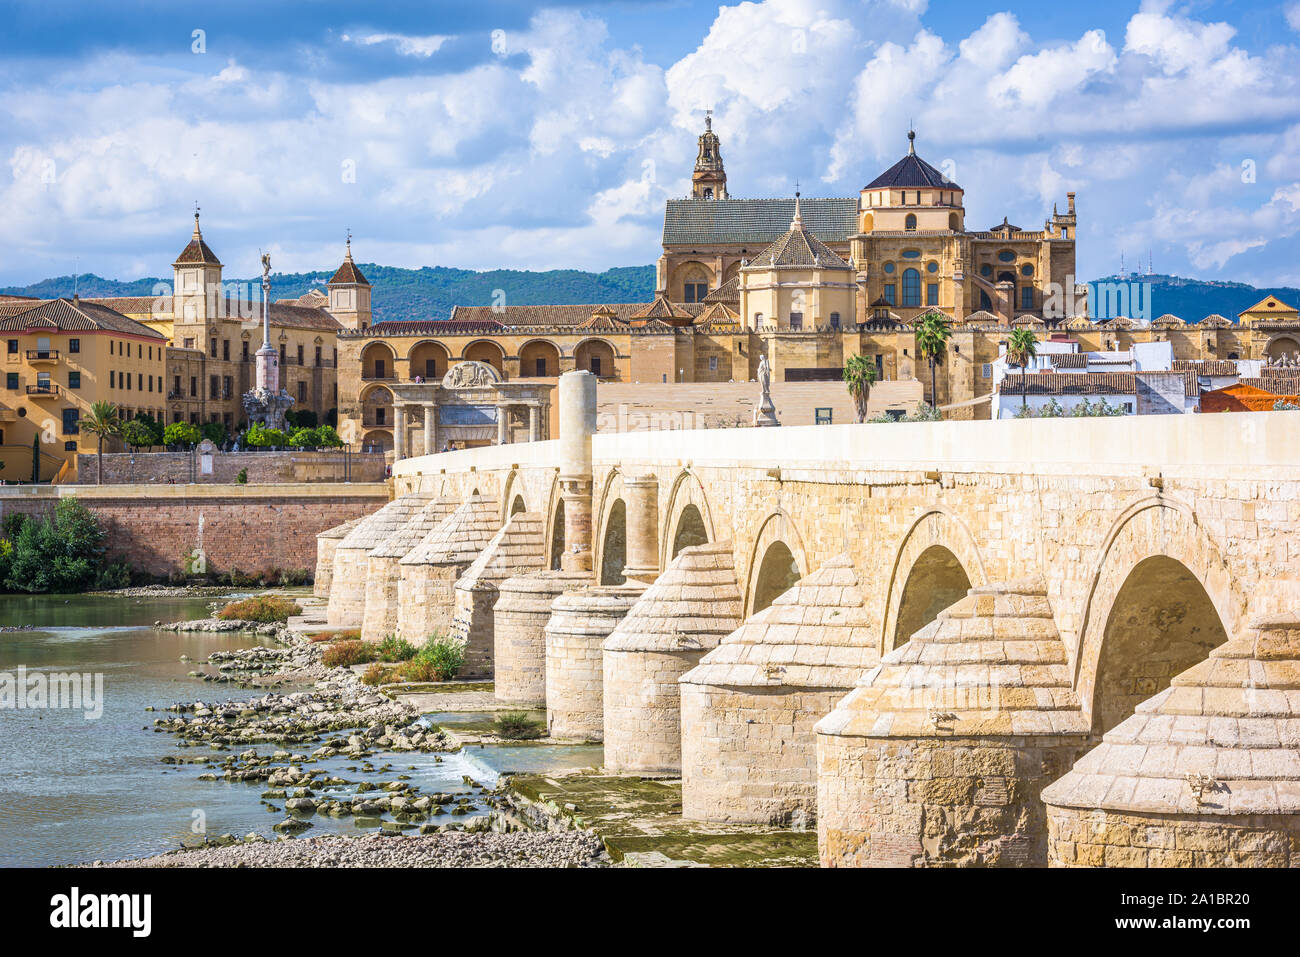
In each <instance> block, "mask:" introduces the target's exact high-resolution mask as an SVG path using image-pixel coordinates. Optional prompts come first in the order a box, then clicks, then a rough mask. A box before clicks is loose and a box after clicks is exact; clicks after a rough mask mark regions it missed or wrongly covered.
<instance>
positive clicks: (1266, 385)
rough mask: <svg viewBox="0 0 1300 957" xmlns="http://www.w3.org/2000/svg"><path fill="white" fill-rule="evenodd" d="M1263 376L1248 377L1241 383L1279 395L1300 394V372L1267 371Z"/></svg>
mask: <svg viewBox="0 0 1300 957" xmlns="http://www.w3.org/2000/svg"><path fill="white" fill-rule="evenodd" d="M1265 373H1266V374H1265V375H1262V376H1247V377H1245V378H1243V379H1242V380H1241V381H1242V382H1244V383H1245V384H1246V385H1253V386H1254V387H1255V388H1256V389H1263V390H1264V391H1266V392H1273V393H1276V394H1278V395H1297V394H1300V372H1287V373H1278V372H1274V371H1271V370H1265Z"/></svg>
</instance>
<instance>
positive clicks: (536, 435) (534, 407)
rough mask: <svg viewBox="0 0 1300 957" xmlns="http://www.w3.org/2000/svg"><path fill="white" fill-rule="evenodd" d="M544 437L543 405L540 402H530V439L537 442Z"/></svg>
mask: <svg viewBox="0 0 1300 957" xmlns="http://www.w3.org/2000/svg"><path fill="white" fill-rule="evenodd" d="M541 437H542V405H541V403H540V402H530V403H529V404H528V441H529V442H537V441H539V440H540V439H541Z"/></svg>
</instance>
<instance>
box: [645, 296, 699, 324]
mask: <svg viewBox="0 0 1300 957" xmlns="http://www.w3.org/2000/svg"><path fill="white" fill-rule="evenodd" d="M630 318H632V319H634V320H635V319H663V320H664V321H665V322H671V321H672V320H673V319H687V320H689V319H691V318H692V317H691V314H690V313H689V312H687V311H686V310H685V309H682V308H680V307H678V306H674V305H673V304H672V303H671V302H669V301H668V300H667V299H665V298H664V297H663V296H656V297H655V301H654V302H652V303H650V305H648V306H646V307H645V308H644V309H642V310H640V311H639V312H635V313H633V314H632V316H631V317H630Z"/></svg>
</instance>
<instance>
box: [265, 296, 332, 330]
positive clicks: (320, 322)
mask: <svg viewBox="0 0 1300 957" xmlns="http://www.w3.org/2000/svg"><path fill="white" fill-rule="evenodd" d="M248 311H251V312H252V314H253V318H254V319H256V320H260V319H261V318H262V309H261V306H260V304H258V303H253V302H250V303H245V304H244V308H243V309H242V310H241V311H240V314H241V315H243V314H244V313H245V312H248ZM271 325H273V326H279V327H282V328H285V329H316V330H318V331H320V332H338V331H339V330H340V329H342V328H343V327H342V326H341V325H340V324H339V321H338V320H337V319H335V318H334V317H333V316H331V315H330V314H329V313H328V312H326V311H325V310H324V309H318V308H315V307H312V306H290V305H281V304H280V303H275V302H273V303H271Z"/></svg>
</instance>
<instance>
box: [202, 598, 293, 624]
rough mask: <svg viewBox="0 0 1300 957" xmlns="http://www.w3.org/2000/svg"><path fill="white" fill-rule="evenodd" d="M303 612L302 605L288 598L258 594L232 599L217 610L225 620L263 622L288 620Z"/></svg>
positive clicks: (219, 616) (219, 615)
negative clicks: (241, 598) (238, 599)
mask: <svg viewBox="0 0 1300 957" xmlns="http://www.w3.org/2000/svg"><path fill="white" fill-rule="evenodd" d="M301 614H302V606H301V605H299V604H298V603H297V602H293V601H290V600H289V599H287V598H280V597H279V596H277V595H257V596H256V597H253V598H245V599H243V600H242V601H232V602H231V603H230V604H228V605H226V607H225V608H223V609H221V611H219V612H217V617H218V618H220V619H223V620H225V621H257V622H261V623H262V624H271V623H273V622H287V621H288V620H289V619H290V618H291V617H292V616H294V615H301Z"/></svg>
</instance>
